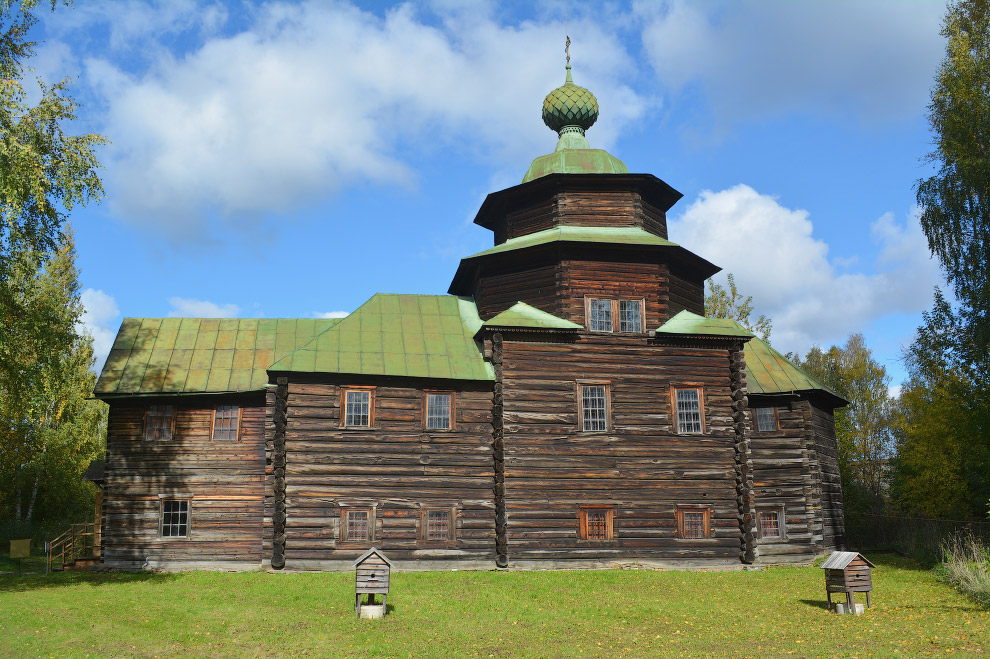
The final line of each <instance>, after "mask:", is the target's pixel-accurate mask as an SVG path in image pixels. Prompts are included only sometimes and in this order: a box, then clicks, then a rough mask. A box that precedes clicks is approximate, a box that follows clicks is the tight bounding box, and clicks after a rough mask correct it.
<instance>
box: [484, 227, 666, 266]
mask: <svg viewBox="0 0 990 659" xmlns="http://www.w3.org/2000/svg"><path fill="white" fill-rule="evenodd" d="M567 241H570V242H579V243H611V244H617V245H662V246H665V247H677V244H676V243H672V242H670V241H669V240H665V239H664V238H661V237H660V236H657V235H654V234H652V233H650V232H649V231H646V230H644V229H641V228H639V227H573V226H559V227H554V228H553V229H544V230H543V231H537V232H536V233H530V234H527V235H525V236H519V237H518V238H510V239H509V240H506V241H505V242H504V243H502V244H501V245H495V246H494V247H490V248H489V249H486V250H485V251H483V252H478V253H477V254H472V255H471V256H468V257H466V259H473V258H477V257H479V256H488V255H489V254H500V253H502V252H511V251H512V250H516V249H524V248H526V247H534V246H536V245H546V244H548V243H556V242H567ZM466 259H465V260H466Z"/></svg>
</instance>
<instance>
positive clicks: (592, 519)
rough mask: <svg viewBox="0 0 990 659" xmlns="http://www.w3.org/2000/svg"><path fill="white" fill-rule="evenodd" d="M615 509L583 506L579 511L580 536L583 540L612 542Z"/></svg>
mask: <svg viewBox="0 0 990 659" xmlns="http://www.w3.org/2000/svg"><path fill="white" fill-rule="evenodd" d="M614 518H615V508H612V507H605V506H582V507H581V508H579V509H578V536H579V537H580V538H581V539H582V540H611V539H612V520H613V519H614Z"/></svg>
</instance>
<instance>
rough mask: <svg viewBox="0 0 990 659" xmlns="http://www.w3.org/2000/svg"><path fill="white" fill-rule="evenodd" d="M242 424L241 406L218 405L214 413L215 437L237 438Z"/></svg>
mask: <svg viewBox="0 0 990 659" xmlns="http://www.w3.org/2000/svg"><path fill="white" fill-rule="evenodd" d="M240 425H241V408H240V407H238V406H237V405H217V409H216V411H215V412H214V413H213V439H221V440H236V439H237V437H238V431H239V430H240Z"/></svg>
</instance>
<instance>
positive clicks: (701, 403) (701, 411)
mask: <svg viewBox="0 0 990 659" xmlns="http://www.w3.org/2000/svg"><path fill="white" fill-rule="evenodd" d="M692 389H693V390H695V391H696V392H697V393H698V415H699V416H700V418H701V430H700V431H699V432H687V431H681V422H680V418H679V417H678V416H677V392H678V391H690V390H692ZM670 415H671V420H672V421H673V423H672V424H671V427H672V429H673V431H674V434H675V435H704V434H705V433H707V432H708V427H707V426H708V424H707V423H706V420H705V387H704V385H701V384H695V383H673V382H672V383H671V384H670Z"/></svg>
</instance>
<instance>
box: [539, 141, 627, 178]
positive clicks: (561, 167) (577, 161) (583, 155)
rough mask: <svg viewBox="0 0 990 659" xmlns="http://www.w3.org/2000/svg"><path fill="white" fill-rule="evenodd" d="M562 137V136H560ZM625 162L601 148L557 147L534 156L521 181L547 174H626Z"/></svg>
mask: <svg viewBox="0 0 990 659" xmlns="http://www.w3.org/2000/svg"><path fill="white" fill-rule="evenodd" d="M562 139H563V138H562ZM628 173H629V168H628V167H626V164H625V163H624V162H622V161H621V160H619V159H618V158H616V157H615V156H613V155H612V154H610V153H609V152H608V151H604V150H602V149H558V150H556V151H554V152H553V153H548V154H547V155H545V156H540V157H539V158H536V159H535V160H534V161H533V162H532V164H530V166H529V169H528V170H526V175H525V176H523V180H522V182H523V183H529V182H530V181H532V180H533V179H538V178H540V177H543V176H547V175H549V174H628Z"/></svg>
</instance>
